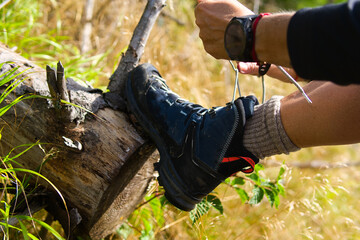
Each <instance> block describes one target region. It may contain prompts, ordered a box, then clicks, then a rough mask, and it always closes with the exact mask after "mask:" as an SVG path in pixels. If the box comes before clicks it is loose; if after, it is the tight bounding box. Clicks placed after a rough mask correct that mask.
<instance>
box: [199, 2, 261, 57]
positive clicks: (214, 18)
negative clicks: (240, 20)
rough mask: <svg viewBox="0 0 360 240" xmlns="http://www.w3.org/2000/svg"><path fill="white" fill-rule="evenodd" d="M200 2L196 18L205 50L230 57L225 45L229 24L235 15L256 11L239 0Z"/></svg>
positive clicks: (215, 54) (213, 54)
mask: <svg viewBox="0 0 360 240" xmlns="http://www.w3.org/2000/svg"><path fill="white" fill-rule="evenodd" d="M198 2H199V3H198V5H197V6H196V8H195V18H196V25H198V27H199V28H200V34H199V36H200V38H201V40H202V41H203V44H204V48H205V51H206V52H208V53H209V54H210V55H212V56H213V57H215V58H217V59H229V56H228V55H227V53H226V50H225V47H224V34H225V29H226V26H227V24H228V23H229V22H230V20H231V19H232V18H233V17H241V16H246V15H252V14H254V13H253V12H252V11H250V10H249V9H248V8H246V7H245V6H244V5H242V4H241V3H239V2H238V1H237V0H199V1H198Z"/></svg>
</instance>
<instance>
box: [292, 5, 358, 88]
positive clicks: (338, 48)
mask: <svg viewBox="0 0 360 240" xmlns="http://www.w3.org/2000/svg"><path fill="white" fill-rule="evenodd" d="M287 38H288V49H289V55H290V60H291V64H292V66H293V68H294V70H295V71H296V73H297V74H298V75H299V76H300V77H303V78H305V79H310V80H315V79H316V80H329V81H332V82H335V83H338V84H350V83H360V0H350V1H349V2H348V3H343V4H333V5H326V6H323V7H319V8H313V9H302V10H300V11H298V12H297V13H296V14H295V15H294V16H293V17H292V19H291V20H290V23H289V28H288V33H287Z"/></svg>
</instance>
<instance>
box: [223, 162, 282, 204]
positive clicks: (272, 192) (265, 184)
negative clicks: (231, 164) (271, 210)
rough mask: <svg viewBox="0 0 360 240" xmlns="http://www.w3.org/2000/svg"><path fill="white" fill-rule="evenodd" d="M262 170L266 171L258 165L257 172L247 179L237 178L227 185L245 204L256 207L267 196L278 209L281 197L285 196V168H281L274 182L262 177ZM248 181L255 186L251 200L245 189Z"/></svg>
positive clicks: (229, 181)
mask: <svg viewBox="0 0 360 240" xmlns="http://www.w3.org/2000/svg"><path fill="white" fill-rule="evenodd" d="M262 170H264V166H262V165H261V164H257V165H256V167H255V171H254V172H253V173H252V174H250V175H248V176H245V177H235V178H233V179H232V180H230V179H228V180H227V181H226V183H227V184H228V185H230V186H232V187H233V188H234V189H235V191H236V192H237V194H238V195H239V198H240V200H241V201H242V202H243V203H247V202H248V203H249V204H251V205H256V204H259V203H260V202H261V201H262V200H263V199H264V196H266V197H267V199H268V200H269V202H270V205H271V206H272V207H273V206H275V207H276V208H278V206H279V204H280V198H279V195H284V194H285V191H284V187H283V185H282V184H281V182H282V177H283V175H284V173H285V168H284V166H282V167H281V168H280V170H279V173H278V176H277V178H276V180H274V181H271V180H269V179H264V178H263V177H262V176H261V175H260V172H261V171H262ZM247 181H249V182H251V183H252V185H253V189H252V191H251V193H252V196H251V198H250V197H249V194H248V192H247V191H246V190H245V189H244V185H245V184H246V182H247Z"/></svg>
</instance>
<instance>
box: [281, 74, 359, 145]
mask: <svg viewBox="0 0 360 240" xmlns="http://www.w3.org/2000/svg"><path fill="white" fill-rule="evenodd" d="M304 89H305V91H306V92H307V93H308V95H309V97H310V98H311V99H312V100H313V103H312V104H308V103H307V102H306V100H305V99H304V97H302V95H301V94H300V93H298V92H295V93H293V94H291V95H289V96H287V97H285V98H283V99H282V101H281V110H280V112H281V120H282V124H283V126H284V128H285V131H286V133H287V134H288V136H289V138H290V139H291V140H292V141H293V143H294V144H295V145H296V146H298V147H311V146H322V145H341V144H351V143H358V142H360V121H359V119H360V108H359V105H358V102H359V101H360V85H348V86H339V85H336V84H334V83H331V82H320V81H313V82H311V83H309V84H307V85H306V86H305V87H304Z"/></svg>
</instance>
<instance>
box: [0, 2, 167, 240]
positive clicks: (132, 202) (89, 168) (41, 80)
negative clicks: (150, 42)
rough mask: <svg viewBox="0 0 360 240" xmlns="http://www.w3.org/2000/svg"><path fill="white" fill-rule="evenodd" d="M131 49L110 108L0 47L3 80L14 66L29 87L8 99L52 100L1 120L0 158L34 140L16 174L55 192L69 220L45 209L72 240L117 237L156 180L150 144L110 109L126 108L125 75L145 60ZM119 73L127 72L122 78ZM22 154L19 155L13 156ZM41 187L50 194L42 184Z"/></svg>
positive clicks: (24, 106)
mask: <svg viewBox="0 0 360 240" xmlns="http://www.w3.org/2000/svg"><path fill="white" fill-rule="evenodd" d="M152 2H154V3H152ZM164 3H165V0H157V1H156V0H155V1H149V2H148V5H149V4H157V8H154V6H147V8H148V7H149V8H150V9H152V11H154V10H155V12H154V13H153V15H146V16H147V17H145V20H146V18H148V19H149V18H150V19H151V21H145V22H146V23H145V24H149V22H150V24H153V23H154V19H153V18H154V17H155V18H156V17H157V16H158V14H159V12H160V10H161V8H162V7H163V6H164ZM145 12H146V10H145ZM143 18H144V15H143ZM143 18H142V19H143ZM139 24H141V22H140V23H139ZM151 27H152V26H150V28H149V27H147V28H142V29H147V30H143V31H144V33H143V34H145V35H146V36H148V32H146V31H150V30H151ZM134 39H135V40H136V39H138V40H136V41H135V40H134ZM139 39H140V40H139ZM146 39H147V37H142V38H141V37H140V38H136V37H135V36H134V37H133V40H132V43H134V41H135V42H136V44H138V45H139V46H142V47H144V46H145V44H144V42H137V41H145V42H146ZM129 49H130V51H132V52H130V53H128V55H131V53H133V55H132V59H131V60H126V59H125V61H124V62H125V64H127V65H128V66H130V67H125V68H124V67H122V66H121V63H120V65H119V67H118V70H117V71H116V74H114V75H113V76H112V79H111V84H112V86H116V87H114V91H112V92H110V93H109V94H108V95H107V97H108V99H110V101H108V100H105V99H104V97H103V94H102V92H101V91H99V90H96V89H91V88H87V87H83V86H80V85H79V84H77V83H75V82H74V81H73V80H72V79H70V78H68V79H67V81H66V82H65V80H64V79H65V78H64V76H63V69H62V66H61V65H59V66H58V69H57V71H54V70H53V69H52V68H50V67H48V68H47V69H46V71H45V70H44V69H41V68H40V67H38V66H36V65H35V64H33V63H31V62H30V61H28V60H26V59H24V58H22V57H21V56H19V55H18V54H16V53H14V52H12V51H11V50H9V49H8V48H6V47H5V46H3V45H1V46H0V63H5V62H6V64H4V65H3V66H2V68H1V73H0V74H2V73H4V72H7V71H8V70H10V69H13V68H14V67H16V66H19V67H20V69H18V72H21V71H22V70H24V69H27V68H30V69H29V70H27V71H26V72H25V73H23V74H21V75H20V76H18V78H24V79H26V80H25V81H24V82H23V83H22V84H21V85H20V86H19V87H17V89H16V91H15V92H14V93H12V94H10V95H9V97H8V98H7V99H8V100H9V99H14V98H15V97H16V96H17V95H22V94H28V93H31V94H36V95H41V96H48V97H49V99H50V97H51V99H52V100H49V99H45V98H36V99H31V100H24V101H22V102H19V103H18V104H16V105H15V106H14V107H13V108H12V109H11V110H9V111H8V112H7V113H6V114H5V115H3V116H2V117H1V119H0V129H2V132H1V134H2V136H3V137H2V139H1V141H0V143H1V145H0V151H1V156H4V155H6V154H7V153H8V152H9V151H10V150H11V149H13V148H14V147H16V146H19V145H21V144H29V143H35V142H37V141H39V144H38V145H35V146H34V147H32V148H31V149H30V150H29V151H28V152H26V153H25V154H24V155H22V156H21V157H19V158H17V159H15V160H16V161H17V162H18V163H19V164H20V165H21V167H24V168H27V169H32V170H36V169H40V173H41V174H42V175H43V176H45V177H46V178H47V179H49V181H51V182H52V183H53V184H54V185H55V186H56V187H57V188H58V189H59V190H60V192H61V194H62V195H63V196H64V198H65V199H66V203H67V208H68V210H69V213H70V216H68V214H67V213H66V211H64V210H63V209H64V205H63V204H62V203H61V201H60V202H59V201H57V202H51V203H49V204H48V208H47V209H48V210H49V211H50V212H51V213H52V214H53V215H54V217H55V218H57V219H58V220H59V221H60V223H61V224H62V225H63V227H64V229H65V231H66V232H67V233H68V234H70V235H71V234H72V235H73V236H74V235H82V236H90V237H91V238H92V239H100V238H104V237H106V236H107V235H109V234H110V233H112V232H114V230H115V229H116V228H117V227H119V225H121V223H122V222H123V221H124V220H125V219H126V218H127V217H128V215H129V214H130V213H131V212H132V211H133V210H134V208H135V207H136V205H137V204H138V203H139V202H140V201H141V200H142V199H143V197H144V194H145V193H146V189H147V186H148V184H149V182H150V181H151V179H152V178H153V172H154V169H153V163H154V162H155V161H157V158H158V157H157V155H156V154H153V152H154V150H155V147H154V145H153V144H152V143H151V142H149V141H148V140H147V139H146V138H145V137H143V136H141V135H139V133H138V131H136V129H135V127H134V126H133V124H132V122H131V121H130V117H129V115H128V114H127V113H125V112H124V111H123V112H120V111H118V110H114V109H113V108H111V107H110V106H112V107H113V106H116V108H117V109H124V103H123V102H122V96H121V95H119V93H122V92H123V91H122V90H121V87H122V86H123V81H124V79H125V76H126V75H127V73H128V72H129V71H130V70H131V69H132V68H133V67H135V66H136V65H137V63H138V61H139V59H140V57H141V55H142V51H143V50H142V49H140V53H139V52H137V49H136V46H135V47H132V45H131V43H130V45H129ZM134 54H135V55H134ZM122 60H124V57H123V59H122ZM8 62H9V63H8ZM10 62H11V63H10ZM129 63H130V64H129ZM119 69H122V71H124V72H123V74H121V71H120V70H119ZM54 81H55V82H54ZM56 81H57V82H56ZM65 83H66V84H65ZM0 91H1V92H2V91H3V89H0ZM66 98H67V99H66ZM61 99H63V100H66V101H70V102H71V103H72V104H76V105H78V106H81V107H83V108H86V109H89V110H91V111H92V112H93V114H92V113H88V112H86V111H84V110H83V109H82V108H79V107H70V106H69V105H65V104H64V103H62V102H60V101H61ZM117 99H118V101H117ZM0 107H1V106H0ZM22 150H24V148H19V149H17V150H16V151H15V152H20V151H22ZM18 175H19V173H18ZM20 175H21V174H20ZM33 179H34V180H37V179H35V178H33ZM37 181H38V180H37ZM41 183H42V184H43V185H44V186H45V187H47V189H48V190H49V191H54V189H53V188H52V187H51V186H50V185H49V184H47V182H46V181H41ZM69 218H70V219H71V221H70V223H69V221H68V219H69ZM69 228H70V229H69Z"/></svg>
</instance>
